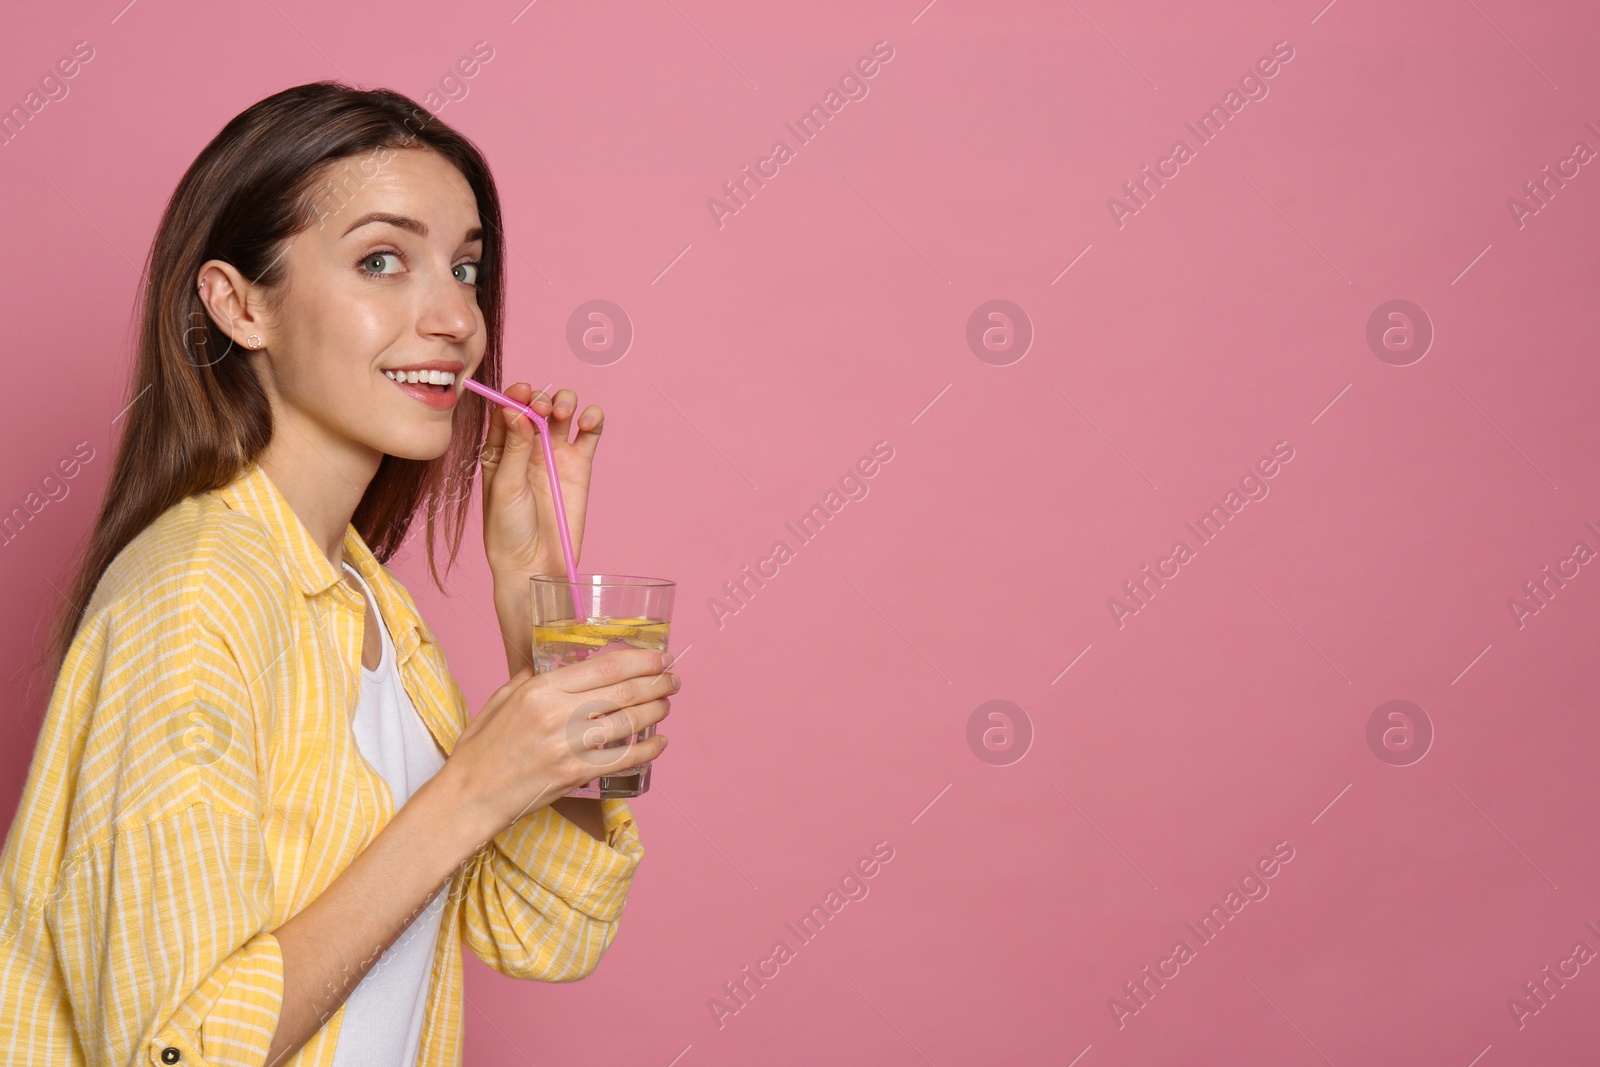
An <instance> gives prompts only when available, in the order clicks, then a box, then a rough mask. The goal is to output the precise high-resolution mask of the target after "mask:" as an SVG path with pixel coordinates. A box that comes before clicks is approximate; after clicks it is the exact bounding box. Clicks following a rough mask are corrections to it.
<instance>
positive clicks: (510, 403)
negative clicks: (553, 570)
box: [461, 378, 578, 608]
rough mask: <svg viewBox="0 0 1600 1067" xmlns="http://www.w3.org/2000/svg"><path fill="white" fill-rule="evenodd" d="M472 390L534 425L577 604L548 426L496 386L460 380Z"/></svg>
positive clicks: (573, 567) (574, 573)
mask: <svg viewBox="0 0 1600 1067" xmlns="http://www.w3.org/2000/svg"><path fill="white" fill-rule="evenodd" d="M461 384H462V385H463V386H465V387H466V388H468V389H471V390H472V391H473V392H474V393H477V394H478V395H479V396H481V397H484V398H485V399H488V400H493V401H494V402H495V403H497V404H504V405H505V406H506V407H508V408H510V409H511V410H512V411H520V412H521V413H522V414H524V415H526V416H528V419H529V421H531V422H532V423H533V425H534V427H535V428H536V429H537V430H538V431H539V440H540V441H541V442H542V443H543V444H544V469H545V472H546V473H547V474H548V475H549V476H550V495H551V496H552V497H554V498H555V502H556V529H558V530H560V531H561V555H562V557H563V558H564V559H565V560H566V563H567V581H568V582H570V583H571V584H572V606H573V607H574V608H577V606H578V568H577V562H576V561H575V560H574V559H573V558H572V535H571V534H570V533H568V532H567V505H566V502H565V501H563V500H562V499H561V478H560V477H559V476H558V475H557V474H556V453H555V449H554V448H552V447H551V445H550V426H549V424H548V423H546V422H545V420H544V417H543V416H541V415H540V414H539V413H538V412H537V411H534V410H533V409H532V408H530V407H528V406H527V405H526V404H519V403H518V402H517V401H515V400H512V399H511V398H510V397H509V396H506V394H504V393H502V392H500V391H499V390H497V389H491V388H489V387H488V386H487V385H484V384H483V383H482V382H480V381H476V380H474V379H472V378H467V379H464V380H463V381H462V383H461Z"/></svg>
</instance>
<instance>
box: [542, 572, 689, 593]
mask: <svg viewBox="0 0 1600 1067" xmlns="http://www.w3.org/2000/svg"><path fill="white" fill-rule="evenodd" d="M577 576H578V586H579V587H581V588H583V589H664V588H668V587H671V586H675V585H677V584H678V583H677V582H674V581H671V580H669V579H667V578H645V577H642V576H640V575H636V574H612V573H610V572H609V571H579V572H578V574H577ZM585 578H589V579H594V578H607V579H622V580H621V581H603V582H597V581H584V579H585ZM528 580H529V581H530V582H543V583H544V584H546V585H565V586H571V585H572V583H571V582H569V581H568V580H567V576H566V575H565V574H535V575H533V576H532V577H530V578H529V579H528Z"/></svg>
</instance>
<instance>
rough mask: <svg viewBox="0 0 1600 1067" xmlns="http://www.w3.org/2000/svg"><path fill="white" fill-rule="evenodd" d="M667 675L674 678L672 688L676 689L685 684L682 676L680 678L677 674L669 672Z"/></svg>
mask: <svg viewBox="0 0 1600 1067" xmlns="http://www.w3.org/2000/svg"><path fill="white" fill-rule="evenodd" d="M667 677H668V678H669V679H671V680H672V688H673V689H674V690H677V689H679V688H680V687H681V686H682V685H683V680H682V679H681V678H679V677H678V676H677V675H676V674H671V673H669V674H668V675H667Z"/></svg>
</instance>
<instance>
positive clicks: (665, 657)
mask: <svg viewBox="0 0 1600 1067" xmlns="http://www.w3.org/2000/svg"><path fill="white" fill-rule="evenodd" d="M670 666H672V653H671V652H663V653H661V669H662V670H666V669H667V668H668V667H670Z"/></svg>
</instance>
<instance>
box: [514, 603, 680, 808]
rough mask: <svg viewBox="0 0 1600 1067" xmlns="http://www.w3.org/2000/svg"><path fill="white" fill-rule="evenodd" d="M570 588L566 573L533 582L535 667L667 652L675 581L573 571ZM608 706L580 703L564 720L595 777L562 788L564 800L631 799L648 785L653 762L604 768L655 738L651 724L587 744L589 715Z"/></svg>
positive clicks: (541, 668) (539, 671) (550, 667)
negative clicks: (628, 651) (622, 653)
mask: <svg viewBox="0 0 1600 1067" xmlns="http://www.w3.org/2000/svg"><path fill="white" fill-rule="evenodd" d="M577 579H578V581H577V584H576V585H574V584H573V583H572V582H571V581H569V580H568V579H567V576H566V575H565V574H538V575H534V577H533V578H532V579H530V581H531V583H532V586H533V670H534V673H535V674H543V673H545V672H546V671H553V670H555V669H556V668H557V667H565V666H567V665H568V664H571V663H581V662H583V661H584V660H586V659H588V658H589V657H590V656H598V655H600V654H602V653H605V652H611V651H613V650H615V649H622V648H649V649H654V650H656V651H658V652H665V651H666V650H667V632H668V629H669V627H670V625H671V622H672V595H673V593H674V591H675V590H676V589H677V585H676V583H674V582H669V581H667V580H666V579H663V578H639V577H635V576H633V575H628V574H578V575H577ZM610 710H612V709H611V708H610V707H609V706H606V705H602V704H599V703H596V704H595V705H594V706H593V707H580V708H579V709H578V713H577V714H576V715H575V717H574V719H573V721H572V722H571V723H569V724H568V734H569V740H570V741H571V742H572V745H573V750H574V751H576V752H580V753H582V755H583V758H584V759H586V760H588V761H589V762H590V763H592V764H594V768H595V776H594V778H593V779H591V780H590V781H588V782H585V783H584V784H583V785H580V786H578V787H577V788H576V789H574V790H572V791H571V792H569V793H567V794H566V795H567V796H569V797H597V798H602V799H603V798H607V797H636V796H639V795H641V794H643V793H645V792H646V791H648V790H649V788H650V764H648V763H646V764H643V765H642V766H639V767H634V768H631V769H629V770H626V771H620V772H617V773H614V774H613V773H607V771H608V767H609V766H610V765H613V764H614V763H615V762H616V761H617V759H618V757H619V756H620V755H621V751H620V750H623V749H624V748H625V746H628V745H632V744H636V743H637V742H639V741H643V740H645V739H646V738H649V737H653V736H655V732H656V728H655V726H654V724H652V725H650V726H646V727H645V728H644V729H642V730H640V731H639V732H638V733H636V734H633V735H631V736H630V737H626V738H619V739H618V740H616V741H613V742H611V743H610V744H608V745H606V746H605V747H604V748H600V749H596V748H594V747H592V745H590V744H587V743H585V737H584V735H585V733H586V732H588V731H591V730H592V729H593V728H594V724H593V722H592V720H591V716H593V715H596V714H599V713H601V712H605V711H610Z"/></svg>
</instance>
